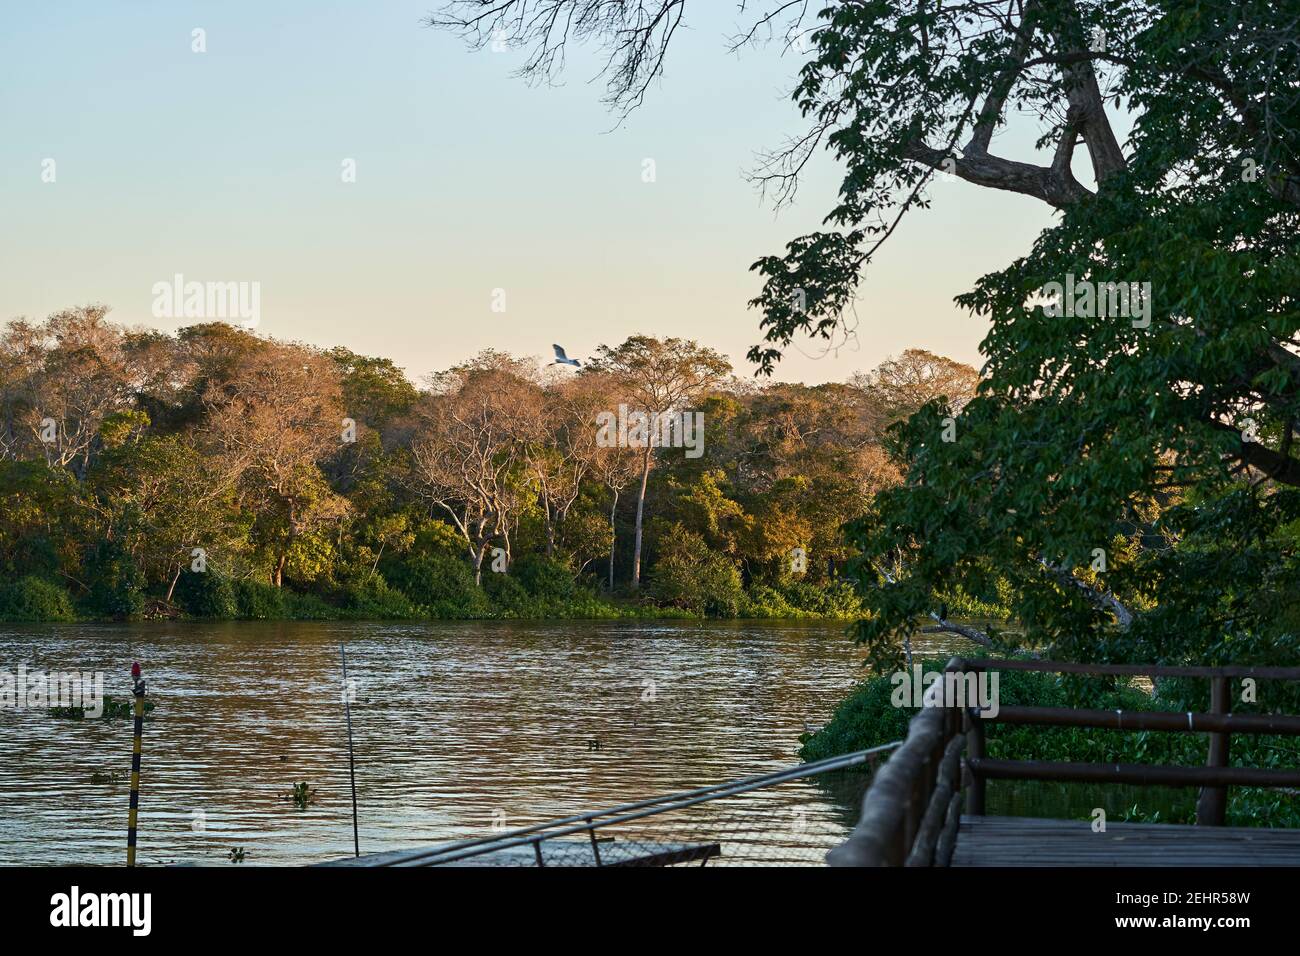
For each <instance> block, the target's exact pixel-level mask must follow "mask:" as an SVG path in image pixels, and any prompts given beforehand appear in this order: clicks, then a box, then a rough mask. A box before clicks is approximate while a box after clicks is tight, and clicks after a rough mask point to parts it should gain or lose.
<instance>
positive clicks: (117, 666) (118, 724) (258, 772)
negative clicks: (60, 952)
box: [0, 622, 947, 865]
mask: <svg viewBox="0 0 1300 956" xmlns="http://www.w3.org/2000/svg"><path fill="white" fill-rule="evenodd" d="M340 641H342V642H344V643H346V645H347V654H348V670H349V675H350V676H351V677H352V678H353V679H354V680H355V682H356V702H355V704H354V705H353V708H352V714H353V725H354V733H355V738H356V750H357V787H358V798H359V803H360V817H361V847H362V851H363V852H379V851H383V850H392V849H398V848H402V847H410V846H416V845H421V844H425V843H432V842H438V841H443V840H448V839H458V838H463V837H468V836H483V835H487V834H489V833H490V832H491V828H492V826H493V823H494V821H495V822H496V824H497V825H498V826H500V825H502V824H504V825H505V826H508V827H516V826H524V825H527V824H530V823H535V822H540V821H543V820H546V819H551V818H555V817H558V816H563V815H566V814H569V813H573V812H578V811H582V810H588V809H593V808H599V807H602V806H610V805H614V804H618V803H622V802H625V801H629V800H633V799H638V798H641V797H646V796H653V795H657V794H660V793H667V792H672V791H675V790H680V789H685V788H689V787H695V786H701V785H705V784H709V783H716V782H720V781H723V780H726V779H729V778H735V777H741V776H747V775H750V774H755V773H760V772H763V771H767V770H772V769H776V768H779V767H783V766H788V765H792V764H794V763H796V762H797V759H798V758H797V756H796V750H797V748H798V736H799V734H800V733H801V732H802V731H803V730H804V728H805V726H806V725H808V724H812V725H818V724H821V723H824V722H825V720H826V719H827V718H828V717H829V715H830V712H831V710H832V709H833V707H834V706H835V704H836V703H837V702H838V701H839V700H840V699H841V698H842V697H843V695H844V692H845V691H846V690H847V689H848V688H849V687H850V686H851V685H852V684H853V683H854V682H855V681H856V680H858V679H860V678H861V676H862V673H863V672H862V670H861V668H860V666H859V660H860V654H859V653H858V651H857V650H856V649H855V648H854V647H853V646H852V644H851V643H850V642H849V641H848V640H847V638H845V637H844V635H843V628H842V627H841V626H840V625H839V624H820V623H818V624H803V623H794V622H783V623H761V624H755V623H714V622H707V623H695V622H689V623H659V622H654V623H643V622H634V623H628V622H617V623H606V622H600V623H586V622H583V623H573V622H551V623H531V622H530V623H522V622H510V623H504V622H491V623H479V622H456V623H436V624H424V623H421V624H395V623H366V624H356V623H334V622H331V623H304V622H298V623H249V622H240V623H211V624H209V623H182V624H176V623H173V624H134V625H72V626H15V625H4V626H0V669H3V670H7V671H9V672H10V673H13V672H15V671H16V670H17V667H18V665H19V664H25V665H26V666H27V667H28V668H29V669H32V668H41V669H47V670H77V671H87V670H103V671H104V672H105V673H106V691H107V693H109V694H110V695H112V696H114V697H127V696H129V687H130V679H129V669H130V664H131V661H132V660H136V659H138V660H140V661H141V662H142V663H143V664H144V667H145V676H146V677H147V678H148V680H149V691H150V696H151V698H152V699H153V700H155V701H156V702H157V705H158V706H157V709H156V710H155V711H154V712H153V719H151V720H150V721H148V722H147V723H146V725H145V745H144V772H143V783H142V786H141V811H140V860H141V862H143V863H146V864H149V863H154V864H156V863H160V862H198V863H209V864H218V863H226V861H227V859H228V856H229V852H230V850H231V849H232V848H235V847H243V848H244V849H245V851H246V854H247V857H246V859H247V862H248V864H250V865H251V864H285V863H305V862H314V861H319V860H327V859H333V858H337V857H340V856H346V855H350V852H351V842H352V831H351V804H350V797H349V791H348V779H347V750H346V746H347V744H346V730H345V726H344V722H343V715H342V705H341V690H342V682H341V673H340V667H339V653H338V645H339V642H340ZM932 652H933V653H946V652H947V651H946V648H944V647H940V646H936V647H935V648H933V649H932ZM597 744H598V749H596V747H597ZM130 750H131V722H130V720H116V721H95V720H85V721H69V720H60V719H56V718H53V717H51V716H50V715H49V714H48V713H46V712H44V711H22V710H20V711H11V710H0V863H5V864H15V863H28V864H56V863H59V864H118V863H121V862H122V861H123V859H124V856H125V850H124V848H125V842H126V809H127V795H128V784H127V782H126V780H125V779H123V780H121V781H118V782H112V783H94V782H92V780H91V777H92V774H95V773H96V772H101V773H106V772H109V771H125V770H128V769H129V767H130ZM298 781H306V782H307V783H309V784H310V785H311V787H312V788H314V789H315V790H316V791H317V793H318V797H317V799H316V802H315V803H314V804H312V805H311V806H309V807H308V808H307V809H306V810H298V809H296V808H295V807H294V804H293V803H292V801H291V800H290V799H289V794H290V791H291V789H292V786H293V784H294V783H295V782H298ZM794 786H798V787H803V788H805V789H806V794H807V797H806V800H805V801H804V802H803V803H802V806H804V807H805V808H806V811H807V813H808V814H809V815H810V816H812V817H814V818H816V819H817V821H818V822H819V823H822V824H826V825H831V824H833V825H834V826H836V827H839V828H841V829H842V828H843V827H844V826H845V825H846V823H847V822H848V821H849V820H851V818H852V813H851V807H852V800H851V798H845V797H842V796H838V795H837V794H836V793H835V792H834V789H833V788H829V787H827V786H821V785H818V784H815V783H812V782H806V783H800V784H796V785H794ZM227 865H228V864H227Z"/></svg>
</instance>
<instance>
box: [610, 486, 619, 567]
mask: <svg viewBox="0 0 1300 956" xmlns="http://www.w3.org/2000/svg"><path fill="white" fill-rule="evenodd" d="M610 490H611V491H612V492H614V503H613V504H611V505H610V506H609V589H610V590H611V591H612V590H614V551H615V550H616V549H617V545H618V531H617V529H616V528H615V526H614V512H616V511H617V510H618V489H617V488H611V489H610Z"/></svg>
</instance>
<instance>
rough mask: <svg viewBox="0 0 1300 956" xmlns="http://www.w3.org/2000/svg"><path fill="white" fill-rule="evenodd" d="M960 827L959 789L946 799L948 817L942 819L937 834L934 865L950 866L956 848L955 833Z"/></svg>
mask: <svg viewBox="0 0 1300 956" xmlns="http://www.w3.org/2000/svg"><path fill="white" fill-rule="evenodd" d="M960 829H961V791H960V790H959V791H957V792H956V793H954V794H953V795H952V799H951V800H949V801H948V819H947V820H945V821H944V824H943V833H941V834H940V835H939V845H938V846H937V847H935V851H934V865H935V866H951V865H952V854H953V851H954V850H955V849H956V848H957V833H958V831H959V830H960Z"/></svg>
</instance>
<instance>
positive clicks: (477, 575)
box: [474, 542, 487, 587]
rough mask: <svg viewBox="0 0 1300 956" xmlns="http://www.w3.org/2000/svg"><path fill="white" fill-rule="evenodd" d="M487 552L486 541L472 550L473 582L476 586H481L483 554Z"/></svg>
mask: <svg viewBox="0 0 1300 956" xmlns="http://www.w3.org/2000/svg"><path fill="white" fill-rule="evenodd" d="M485 554H487V542H484V543H483V544H481V545H479V547H478V549H477V550H476V551H475V552H474V584H475V586H476V587H482V586H483V555H485Z"/></svg>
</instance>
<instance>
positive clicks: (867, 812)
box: [826, 707, 944, 866]
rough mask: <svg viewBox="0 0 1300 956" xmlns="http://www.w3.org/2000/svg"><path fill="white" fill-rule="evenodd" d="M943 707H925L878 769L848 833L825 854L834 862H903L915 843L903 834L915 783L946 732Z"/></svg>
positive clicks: (829, 861)
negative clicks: (905, 840) (905, 843)
mask: <svg viewBox="0 0 1300 956" xmlns="http://www.w3.org/2000/svg"><path fill="white" fill-rule="evenodd" d="M943 723H944V715H943V708H940V707H922V708H921V710H920V712H919V713H917V715H916V716H915V717H913V718H912V721H911V723H910V724H908V728H907V739H906V740H905V741H903V745H902V746H901V747H899V748H898V749H897V750H896V751H894V753H893V755H892V756H891V757H890V758H889V759H888V760H887V761H885V764H884V766H883V767H881V768H880V770H879V771H877V772H876V776H875V779H874V780H873V781H872V783H871V787H870V788H869V789H868V790H867V793H866V796H865V797H863V800H862V815H861V816H860V817H859V819H858V823H857V826H855V827H854V828H853V832H852V833H850V834H849V838H848V839H847V840H845V841H844V842H843V843H841V844H840V845H839V846H837V847H835V848H834V849H833V850H831V851H830V852H829V853H827V854H826V862H827V863H829V864H830V865H831V866H902V864H903V862H904V859H905V858H906V855H907V852H908V850H909V849H910V847H908V846H905V845H904V841H903V840H902V839H901V837H902V834H903V830H904V825H905V820H906V815H907V811H908V805H909V802H910V800H911V794H912V790H913V787H914V786H915V784H916V783H917V781H918V780H919V778H920V776H921V774H922V773H923V771H924V765H925V759H926V755H927V754H929V753H930V752H931V750H932V748H933V747H934V745H935V743H936V741H938V740H940V739H941V738H942V736H943Z"/></svg>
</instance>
